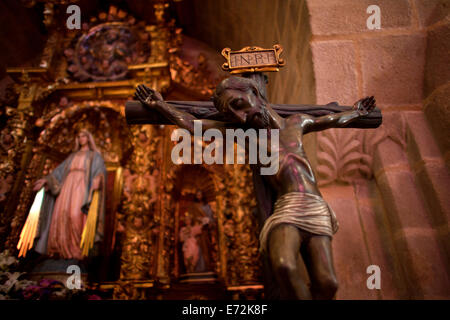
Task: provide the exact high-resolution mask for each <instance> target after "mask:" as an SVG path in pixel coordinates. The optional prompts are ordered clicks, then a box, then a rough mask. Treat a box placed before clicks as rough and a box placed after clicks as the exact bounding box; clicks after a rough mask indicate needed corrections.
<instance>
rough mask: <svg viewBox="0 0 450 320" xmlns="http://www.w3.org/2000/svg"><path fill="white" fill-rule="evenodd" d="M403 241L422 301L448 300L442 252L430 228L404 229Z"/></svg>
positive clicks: (449, 284)
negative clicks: (406, 247)
mask: <svg viewBox="0 0 450 320" xmlns="http://www.w3.org/2000/svg"><path fill="white" fill-rule="evenodd" d="M403 240H404V241H405V242H406V244H407V246H408V252H409V256H410V261H411V262H412V264H411V265H410V266H409V267H410V268H411V270H412V271H413V274H414V277H415V280H416V283H415V285H416V286H417V290H420V291H421V294H422V295H423V298H424V299H449V298H450V278H449V273H448V267H447V265H446V263H445V262H444V257H443V255H442V251H441V249H440V248H439V243H438V241H437V239H436V232H435V230H433V229H432V228H426V227H423V228H406V229H404V230H403Z"/></svg>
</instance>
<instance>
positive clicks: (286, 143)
mask: <svg viewBox="0 0 450 320" xmlns="http://www.w3.org/2000/svg"><path fill="white" fill-rule="evenodd" d="M306 121H307V118H306V117H305V116H303V115H300V114H296V115H292V116H290V117H288V118H286V119H285V122H284V126H283V128H281V129H280V131H279V134H280V135H279V136H280V140H279V150H278V152H279V168H278V172H277V173H276V174H274V175H266V176H264V178H265V179H266V180H267V181H268V182H269V183H270V184H271V186H272V188H274V189H275V190H277V193H278V194H277V197H280V196H282V195H283V194H286V193H289V192H306V193H312V194H316V195H319V196H321V194H320V191H319V189H318V188H317V185H316V178H315V175H314V172H313V170H312V167H311V164H310V163H309V161H308V158H307V156H306V152H305V150H304V148H303V134H304V133H305V132H304V131H305V124H306ZM267 145H268V146H270V145H271V144H270V143H269V142H268V143H267Z"/></svg>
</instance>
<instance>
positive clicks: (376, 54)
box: [360, 34, 426, 106]
mask: <svg viewBox="0 0 450 320" xmlns="http://www.w3.org/2000/svg"><path fill="white" fill-rule="evenodd" d="M360 44H361V46H360V53H361V65H362V78H363V92H364V95H374V96H375V97H376V99H377V102H378V104H379V105H381V106H382V105H383V104H390V105H392V104H394V105H395V104H421V102H422V88H423V72H424V63H425V44H426V43H425V37H424V36H423V35H420V34H417V35H402V36H386V37H381V38H375V39H363V40H361V42H360Z"/></svg>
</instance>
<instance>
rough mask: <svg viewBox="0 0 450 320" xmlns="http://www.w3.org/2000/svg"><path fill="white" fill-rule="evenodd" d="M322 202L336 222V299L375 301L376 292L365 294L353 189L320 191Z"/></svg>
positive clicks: (363, 257)
mask: <svg viewBox="0 0 450 320" xmlns="http://www.w3.org/2000/svg"><path fill="white" fill-rule="evenodd" d="M321 192H322V193H323V196H324V199H325V200H326V201H327V202H328V204H329V205H330V206H331V207H332V208H333V210H334V211H335V213H336V217H337V219H338V221H339V225H340V226H339V231H338V232H337V233H336V234H335V236H334V238H333V243H332V246H333V259H334V265H335V270H336V274H337V277H338V281H339V290H338V292H337V295H336V298H337V299H344V300H345V299H363V300H365V299H377V298H378V296H377V292H376V291H377V290H369V289H368V288H367V285H366V282H367V278H368V277H369V275H368V274H367V273H366V270H367V267H368V266H370V265H371V262H370V260H369V255H368V252H367V249H366V247H365V246H364V237H363V233H362V230H361V224H360V223H359V216H358V210H357V208H356V203H355V197H354V193H353V188H352V187H351V186H336V185H334V186H332V187H327V188H322V189H321Z"/></svg>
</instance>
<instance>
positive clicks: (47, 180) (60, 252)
mask: <svg viewBox="0 0 450 320" xmlns="http://www.w3.org/2000/svg"><path fill="white" fill-rule="evenodd" d="M105 186H106V168H105V164H104V161H103V157H102V156H101V154H100V152H99V151H98V149H97V147H96V145H95V142H94V138H93V137H92V135H91V134H90V133H89V132H88V131H87V130H81V131H80V132H79V133H78V135H77V137H76V139H75V150H74V152H72V153H71V154H70V155H69V156H68V157H67V158H66V159H65V160H64V161H63V162H62V163H61V164H59V165H58V167H56V169H54V170H53V171H52V172H51V173H50V174H49V175H47V176H45V177H44V178H42V179H39V180H37V181H36V182H35V184H34V191H38V190H40V189H42V188H43V187H45V193H44V198H43V202H42V206H41V209H40V212H39V220H38V223H37V227H36V233H35V238H34V245H33V246H34V250H35V251H37V252H38V253H40V254H46V255H48V256H50V257H52V258H59V259H61V258H62V259H77V260H82V259H83V256H86V255H88V253H89V249H90V248H92V247H93V243H95V242H99V241H101V240H102V239H103V232H104V230H103V229H104V211H105ZM92 211H95V212H93V214H91V212H92ZM88 213H89V217H88ZM30 214H31V212H30ZM91 215H93V216H94V217H95V218H94V219H93V220H92V219H91V218H90V216H91ZM90 220H91V221H90ZM89 223H90V224H91V226H90V227H89V226H88V224H89ZM24 228H25V227H24ZM86 230H87V231H88V232H89V230H90V232H91V238H92V241H91V243H90V245H89V246H88V247H86V248H87V249H86V248H84V249H83V246H82V245H81V243H82V242H83V239H82V238H84V236H85V234H84V233H85V232H86ZM94 234H95V235H94ZM25 250H26V249H25ZM21 253H22V252H21ZM19 255H20V254H19Z"/></svg>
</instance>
